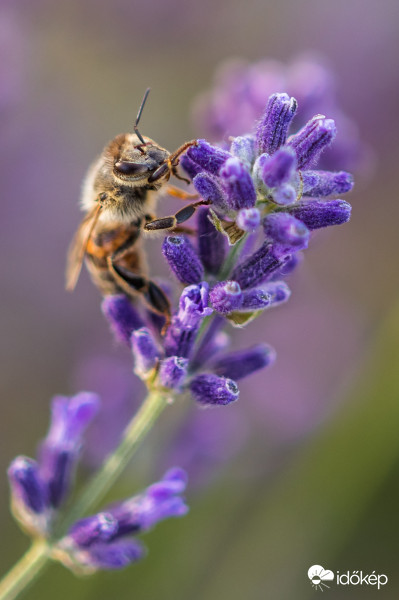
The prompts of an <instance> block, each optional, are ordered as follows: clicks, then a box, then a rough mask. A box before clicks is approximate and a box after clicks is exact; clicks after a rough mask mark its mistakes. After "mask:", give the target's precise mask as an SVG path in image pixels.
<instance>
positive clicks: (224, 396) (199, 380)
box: [190, 373, 240, 405]
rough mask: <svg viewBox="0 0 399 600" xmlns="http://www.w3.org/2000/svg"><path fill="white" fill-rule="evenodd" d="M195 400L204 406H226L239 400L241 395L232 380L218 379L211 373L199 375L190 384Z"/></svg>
mask: <svg viewBox="0 0 399 600" xmlns="http://www.w3.org/2000/svg"><path fill="white" fill-rule="evenodd" d="M190 390H191V393H192V395H193V396H194V399H195V400H196V401H197V402H198V403H199V404H204V405H225V404H230V402H234V401H235V400H238V396H239V394H240V392H239V390H238V387H237V384H236V383H235V382H234V381H233V380H232V379H226V378H224V377H218V376H217V375H213V374H211V373H206V374H203V375H197V376H196V377H194V379H193V380H192V382H191V384H190Z"/></svg>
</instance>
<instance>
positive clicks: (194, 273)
mask: <svg viewBox="0 0 399 600" xmlns="http://www.w3.org/2000/svg"><path fill="white" fill-rule="evenodd" d="M162 253H163V255H164V257H165V258H166V260H167V261H168V264H169V266H170V268H171V270H172V271H173V273H174V274H175V275H176V277H177V279H178V280H179V281H181V282H182V283H188V284H189V283H199V282H200V281H201V280H202V279H203V276H204V267H203V266H202V264H201V261H200V259H199V256H198V254H197V252H196V250H195V249H194V247H193V245H192V244H191V242H190V241H189V239H188V238H187V237H186V236H183V235H169V236H167V237H166V238H165V240H164V243H163V245H162Z"/></svg>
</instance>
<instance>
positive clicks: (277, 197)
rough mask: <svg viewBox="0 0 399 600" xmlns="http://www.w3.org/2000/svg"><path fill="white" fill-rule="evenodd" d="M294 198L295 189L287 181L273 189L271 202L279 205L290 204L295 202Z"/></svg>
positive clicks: (295, 195) (295, 194)
mask: <svg viewBox="0 0 399 600" xmlns="http://www.w3.org/2000/svg"><path fill="white" fill-rule="evenodd" d="M296 198H297V192H296V189H295V188H294V186H292V185H290V184H289V183H283V184H282V185H280V187H278V188H276V189H275V190H273V202H275V203H276V204H278V205H279V206H291V205H292V204H294V203H295V202H296Z"/></svg>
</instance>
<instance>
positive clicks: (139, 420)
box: [0, 389, 170, 600]
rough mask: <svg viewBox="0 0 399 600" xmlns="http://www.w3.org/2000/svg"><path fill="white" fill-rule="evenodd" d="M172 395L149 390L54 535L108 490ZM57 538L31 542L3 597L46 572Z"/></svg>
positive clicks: (0, 587)
mask: <svg viewBox="0 0 399 600" xmlns="http://www.w3.org/2000/svg"><path fill="white" fill-rule="evenodd" d="M169 398H170V393H169V394H168V393H167V392H165V391H164V390H157V389H155V390H151V391H150V392H149V394H148V396H147V398H146V399H145V401H144V402H143V404H142V405H141V407H140V408H139V410H138V411H137V413H136V414H135V415H134V417H133V418H132V420H131V421H130V423H129V425H128V426H127V428H126V430H125V433H124V435H123V437H122V441H121V443H120V444H119V446H118V447H117V448H116V450H115V451H114V452H113V453H112V454H110V456H109V457H108V458H107V459H106V461H105V462H104V464H103V466H102V467H101V469H100V470H99V471H98V473H96V475H95V476H94V477H93V479H91V481H89V483H88V485H87V486H86V487H85V489H84V490H83V492H82V495H81V496H80V498H78V500H77V501H76V503H75V504H74V505H73V506H72V508H71V510H70V511H69V513H68V514H67V515H66V518H65V519H64V520H63V522H62V524H61V527H60V528H59V531H58V532H57V533H58V535H57V536H55V537H57V538H60V537H62V535H63V534H65V532H66V530H67V528H68V527H69V526H70V525H71V524H72V523H74V522H75V521H76V520H77V519H80V518H81V517H83V516H84V515H85V513H87V511H89V510H90V509H91V508H92V507H93V506H95V505H96V504H97V503H98V502H99V501H100V500H101V498H102V497H103V496H104V495H105V494H106V492H107V491H108V490H109V488H110V487H111V486H112V485H113V483H115V481H116V479H117V478H118V476H119V475H120V474H121V472H122V471H123V470H124V468H125V467H126V466H127V464H128V463H129V461H130V459H131V457H132V456H133V454H134V452H135V451H136V449H137V448H138V446H139V444H140V442H141V441H142V439H143V438H144V437H145V435H146V434H147V432H148V431H149V430H150V429H151V427H152V426H153V424H154V423H155V421H156V420H157V418H158V417H159V415H160V414H161V412H162V411H163V410H164V408H165V407H166V406H167V404H168V400H169ZM57 541H58V539H54V540H53V542H48V541H45V540H37V541H36V542H34V543H33V544H32V547H31V548H30V549H29V550H28V552H27V553H26V554H25V555H24V556H23V557H22V558H21V559H20V561H19V562H18V563H17V564H16V565H15V566H14V567H13V568H12V569H11V570H10V571H9V572H8V573H7V574H6V575H5V576H4V578H3V580H2V581H1V582H0V600H13V599H14V598H16V597H17V596H18V594H19V593H20V592H22V591H23V590H24V589H26V587H27V586H28V585H29V584H30V583H31V582H32V581H33V580H34V579H35V577H37V576H38V575H39V573H42V572H43V570H44V568H45V567H46V566H47V565H48V562H49V560H50V557H51V552H52V548H53V546H54V545H55V544H56V543H57Z"/></svg>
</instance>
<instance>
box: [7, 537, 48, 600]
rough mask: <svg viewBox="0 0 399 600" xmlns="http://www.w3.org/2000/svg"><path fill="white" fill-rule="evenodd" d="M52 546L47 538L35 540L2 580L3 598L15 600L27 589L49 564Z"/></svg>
mask: <svg viewBox="0 0 399 600" xmlns="http://www.w3.org/2000/svg"><path fill="white" fill-rule="evenodd" d="M49 556H50V546H49V545H48V543H47V542H46V541H45V540H37V541H35V542H34V543H33V544H32V546H31V547H30V548H29V550H28V551H27V552H26V554H24V555H23V557H22V558H21V559H20V560H19V561H18V562H17V563H16V564H15V565H14V567H13V568H12V569H11V570H10V571H9V572H8V573H7V575H5V576H4V578H3V579H2V581H1V582H0V598H1V600H13V599H14V598H16V597H17V596H18V594H19V593H20V592H21V591H22V590H24V589H26V588H27V587H28V585H29V584H30V583H31V582H32V581H33V580H34V579H35V577H36V576H37V575H38V574H39V573H40V572H42V571H43V570H44V568H45V567H46V566H47V565H48V561H49Z"/></svg>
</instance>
